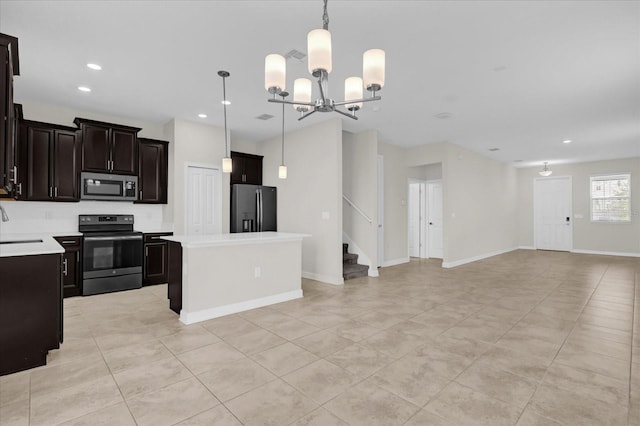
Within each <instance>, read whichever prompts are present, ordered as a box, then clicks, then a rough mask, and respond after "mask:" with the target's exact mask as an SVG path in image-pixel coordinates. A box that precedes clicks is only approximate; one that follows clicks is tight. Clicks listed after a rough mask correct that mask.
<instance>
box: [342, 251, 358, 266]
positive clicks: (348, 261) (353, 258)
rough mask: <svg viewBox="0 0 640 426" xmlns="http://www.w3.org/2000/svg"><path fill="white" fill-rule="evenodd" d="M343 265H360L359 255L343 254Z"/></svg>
mask: <svg viewBox="0 0 640 426" xmlns="http://www.w3.org/2000/svg"><path fill="white" fill-rule="evenodd" d="M342 263H344V264H345V265H355V264H356V263H358V255H357V254H354V253H342Z"/></svg>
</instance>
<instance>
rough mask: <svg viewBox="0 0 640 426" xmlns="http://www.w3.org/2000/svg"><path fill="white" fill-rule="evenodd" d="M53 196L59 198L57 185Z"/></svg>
mask: <svg viewBox="0 0 640 426" xmlns="http://www.w3.org/2000/svg"><path fill="white" fill-rule="evenodd" d="M53 196H54V197H55V198H58V187H57V186H56V187H55V188H54V189H53Z"/></svg>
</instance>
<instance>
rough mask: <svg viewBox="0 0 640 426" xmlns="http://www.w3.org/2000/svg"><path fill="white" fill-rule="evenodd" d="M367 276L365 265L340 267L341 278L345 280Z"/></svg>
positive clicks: (367, 270) (367, 271) (367, 268)
mask: <svg viewBox="0 0 640 426" xmlns="http://www.w3.org/2000/svg"><path fill="white" fill-rule="evenodd" d="M368 274H369V267H368V266H367V265H360V264H358V263H356V264H354V265H343V266H342V277H343V278H344V279H345V280H350V279H353V278H359V277H366V276H367V275H368Z"/></svg>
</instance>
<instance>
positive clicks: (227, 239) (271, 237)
mask: <svg viewBox="0 0 640 426" xmlns="http://www.w3.org/2000/svg"><path fill="white" fill-rule="evenodd" d="M256 234H258V233H253V232H252V233H248V234H241V233H238V234H213V235H210V236H204V235H196V236H194V235H174V236H166V237H161V239H163V240H167V241H173V242H177V243H180V244H181V245H182V247H185V248H197V247H221V246H237V245H255V244H269V243H278V242H288V241H302V239H303V238H305V237H311V235H310V234H297V233H286V232H285V233H283V232H278V233H269V234H267V235H265V234H262V233H260V234H261V235H260V236H259V237H256ZM241 235H244V236H248V235H251V237H246V238H242V237H241ZM207 237H209V239H206V238H207Z"/></svg>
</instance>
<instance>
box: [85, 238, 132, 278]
mask: <svg viewBox="0 0 640 426" xmlns="http://www.w3.org/2000/svg"><path fill="white" fill-rule="evenodd" d="M82 253H83V254H82V259H83V262H82V271H83V274H82V275H83V279H84V280H87V279H91V278H100V277H115V276H120V275H129V274H141V273H142V234H141V233H134V232H125V233H121V232H119V233H112V232H110V233H92V234H84V243H83V246H82Z"/></svg>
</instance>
